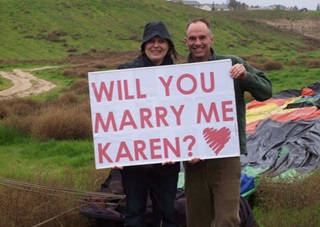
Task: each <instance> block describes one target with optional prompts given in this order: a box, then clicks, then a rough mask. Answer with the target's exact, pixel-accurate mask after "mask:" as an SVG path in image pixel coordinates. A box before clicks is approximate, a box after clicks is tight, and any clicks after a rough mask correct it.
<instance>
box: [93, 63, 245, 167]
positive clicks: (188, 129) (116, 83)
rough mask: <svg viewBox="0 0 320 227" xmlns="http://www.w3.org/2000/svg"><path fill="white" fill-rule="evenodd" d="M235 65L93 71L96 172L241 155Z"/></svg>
mask: <svg viewBox="0 0 320 227" xmlns="http://www.w3.org/2000/svg"><path fill="white" fill-rule="evenodd" d="M230 68H231V60H221V61H211V62H203V63H192V64H180V65H171V66H158V67H144V68H134V69H123V70H112V71H103V72H89V75H88V77H89V90H90V104H91V114H92V128H93V140H94V152H95V164H96V168H97V169H102V168H109V167H114V166H130V165H141V164H151V163H162V162H165V161H183V160H190V159H192V158H202V159H209V158H224V157H234V156H239V155H240V149H239V138H238V130H237V115H236V107H235V105H236V104H235V95H234V87H233V79H232V78H231V77H230V73H229V69H230Z"/></svg>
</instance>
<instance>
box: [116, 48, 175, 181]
mask: <svg viewBox="0 0 320 227" xmlns="http://www.w3.org/2000/svg"><path fill="white" fill-rule="evenodd" d="M172 64H173V60H172V58H171V57H170V56H169V55H166V56H165V58H164V60H163V62H162V64H161V65H172ZM150 66H155V65H154V64H153V63H152V62H151V61H150V59H149V58H148V57H147V56H146V55H145V54H142V55H140V56H139V57H137V58H136V59H135V60H133V61H131V62H126V63H123V64H121V65H119V67H118V69H129V68H141V67H150ZM122 171H124V172H125V171H134V172H144V171H150V172H153V173H154V174H156V175H159V176H165V175H170V174H174V173H178V172H179V171H180V162H176V163H175V164H173V165H162V164H149V165H137V166H126V167H124V168H123V170H122Z"/></svg>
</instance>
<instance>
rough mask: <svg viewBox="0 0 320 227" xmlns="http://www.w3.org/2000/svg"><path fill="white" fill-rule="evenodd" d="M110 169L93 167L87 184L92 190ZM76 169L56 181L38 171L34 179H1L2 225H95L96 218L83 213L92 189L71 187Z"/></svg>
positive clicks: (0, 208) (47, 226)
mask: <svg viewBox="0 0 320 227" xmlns="http://www.w3.org/2000/svg"><path fill="white" fill-rule="evenodd" d="M107 174H108V171H100V172H99V171H96V170H92V172H91V173H90V174H88V175H90V177H89V178H86V181H87V182H86V183H87V184H88V186H90V188H91V189H92V190H97V188H94V186H97V187H98V188H99V187H100V185H99V184H97V181H99V182H100V183H102V182H103V181H104V179H105V178H106V177H107ZM72 176H73V174H72V171H70V172H69V174H68V175H67V178H66V179H64V181H54V180H53V179H48V178H45V177H43V176H41V173H38V174H36V176H34V178H33V179H32V180H29V182H35V183H29V182H27V181H18V180H12V179H0V226H17V227H24V226H26V227H29V226H43V227H44V226H45V227H51V226H52V227H56V226H68V227H69V226H70V227H73V226H74V227H82V226H83V227H87V226H95V220H94V219H90V218H87V217H85V216H83V215H81V214H80V213H79V212H80V210H81V208H82V207H83V206H85V205H86V201H85V200H84V199H85V198H86V197H87V195H88V194H89V193H90V191H87V192H86V191H78V190H74V189H72V188H71V184H70V182H72V178H73V177H72Z"/></svg>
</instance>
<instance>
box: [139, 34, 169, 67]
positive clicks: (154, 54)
mask: <svg viewBox="0 0 320 227" xmlns="http://www.w3.org/2000/svg"><path fill="white" fill-rule="evenodd" d="M144 51H145V53H146V55H147V56H148V58H149V59H150V60H151V61H152V62H153V63H154V64H155V65H160V64H161V63H162V61H163V59H164V57H165V56H166V54H167V53H168V51H169V42H168V40H166V39H164V38H161V37H159V36H155V37H153V38H152V39H150V40H149V41H148V42H146V44H145V50H144Z"/></svg>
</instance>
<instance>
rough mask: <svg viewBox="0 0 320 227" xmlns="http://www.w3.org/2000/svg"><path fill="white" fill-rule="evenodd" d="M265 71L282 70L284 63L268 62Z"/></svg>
mask: <svg viewBox="0 0 320 227" xmlns="http://www.w3.org/2000/svg"><path fill="white" fill-rule="evenodd" d="M264 67H265V70H267V71H273V70H280V69H282V63H281V62H276V61H268V62H266V63H265V64H264Z"/></svg>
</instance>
